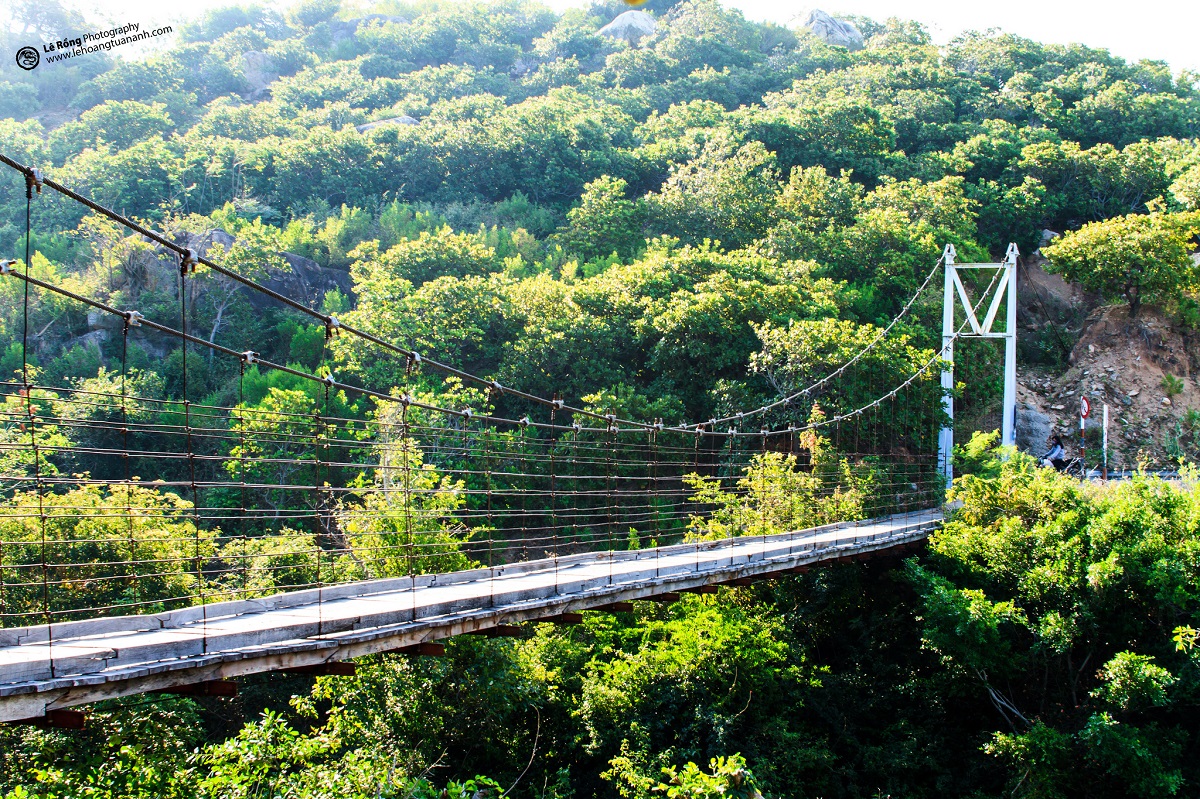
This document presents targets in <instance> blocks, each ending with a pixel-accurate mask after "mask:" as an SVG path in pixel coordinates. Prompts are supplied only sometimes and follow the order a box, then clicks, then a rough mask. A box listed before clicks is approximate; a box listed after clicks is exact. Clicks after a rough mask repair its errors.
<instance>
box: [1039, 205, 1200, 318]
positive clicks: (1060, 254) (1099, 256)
mask: <svg viewBox="0 0 1200 799" xmlns="http://www.w3.org/2000/svg"><path fill="white" fill-rule="evenodd" d="M1197 233H1200V215H1198V214H1196V213H1195V212H1191V213H1179V214H1168V213H1150V214H1131V215H1129V216H1123V217H1114V218H1112V219H1107V220H1105V221H1103V222H1091V223H1089V224H1087V225H1084V226H1083V227H1082V228H1080V229H1079V230H1077V231H1072V232H1070V233H1068V234H1067V235H1065V236H1063V237H1062V239H1061V240H1060V241H1058V242H1056V243H1054V244H1052V245H1050V246H1049V247H1046V248H1045V249H1044V251H1043V252H1044V253H1045V255H1046V257H1047V258H1049V259H1050V268H1051V271H1054V272H1057V273H1058V274H1061V275H1062V276H1063V277H1064V278H1066V279H1067V280H1070V281H1073V282H1076V283H1079V284H1080V285H1082V286H1084V287H1085V288H1087V289H1088V290H1090V291H1095V292H1099V293H1100V295H1101V296H1103V297H1104V298H1105V299H1108V300H1115V299H1118V298H1122V299H1124V300H1125V302H1127V303H1128V304H1129V316H1130V317H1131V318H1132V317H1136V316H1137V315H1138V311H1139V310H1140V309H1141V306H1142V303H1143V302H1149V303H1162V304H1165V305H1172V304H1174V303H1177V302H1178V301H1179V300H1180V299H1181V298H1182V297H1183V296H1184V295H1185V294H1187V293H1191V292H1193V291H1195V290H1196V289H1197V288H1200V268H1198V267H1197V266H1196V264H1195V262H1194V261H1193V260H1192V258H1191V242H1192V239H1193V238H1194V237H1195V236H1196V235H1197Z"/></svg>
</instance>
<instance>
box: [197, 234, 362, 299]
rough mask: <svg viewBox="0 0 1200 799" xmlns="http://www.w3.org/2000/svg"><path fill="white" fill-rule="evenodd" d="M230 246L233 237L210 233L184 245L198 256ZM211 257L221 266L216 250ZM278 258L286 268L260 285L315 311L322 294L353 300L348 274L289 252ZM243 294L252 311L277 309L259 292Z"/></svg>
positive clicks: (248, 290)
mask: <svg viewBox="0 0 1200 799" xmlns="http://www.w3.org/2000/svg"><path fill="white" fill-rule="evenodd" d="M233 242H234V238H233V236H230V235H229V234H228V233H226V232H225V231H223V230H209V231H205V232H204V233H197V234H191V235H189V236H188V238H187V244H185V245H184V246H186V247H189V248H191V249H192V250H193V251H194V252H197V253H207V252H208V251H209V249H210V248H211V247H212V246H213V245H219V248H228V247H229V246H230V245H232V244H233ZM214 255H215V256H216V257H215V258H214V259H213V260H214V261H215V262H216V263H220V252H219V250H218V251H217V252H215V253H214ZM280 255H282V256H283V259H284V260H285V261H286V262H287V264H288V268H287V269H272V270H271V271H270V272H269V273H268V274H267V277H266V278H265V279H263V280H261V281H260V282H261V283H262V284H263V285H264V286H266V287H267V288H269V289H271V290H272V291H274V292H277V293H279V294H282V295H284V296H285V297H290V298H291V299H293V300H296V301H297V302H300V303H303V304H304V305H307V306H308V307H309V308H314V309H316V308H320V307H321V301H322V300H323V299H325V294H326V293H327V292H330V291H332V290H333V289H337V290H338V291H340V292H342V293H343V294H345V295H346V296H347V297H349V296H352V294H353V288H354V281H353V280H352V279H351V278H350V273H349V272H344V271H342V270H340V269H330V268H329V267H326V266H321V265H320V264H319V263H317V262H316V261H314V260H312V259H310V258H305V257H304V256H303V255H297V254H296V253H292V252H283V253H280ZM243 294H244V296H245V298H246V300H247V301H249V303H250V304H251V305H253V306H254V307H255V308H277V307H279V303H278V302H276V301H275V300H273V299H271V298H270V297H268V296H266V295H265V294H263V293H262V292H259V291H253V290H251V289H244V290H243Z"/></svg>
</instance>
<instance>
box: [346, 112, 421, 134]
mask: <svg viewBox="0 0 1200 799" xmlns="http://www.w3.org/2000/svg"><path fill="white" fill-rule="evenodd" d="M419 124H421V123H420V122H418V121H417V120H415V119H413V118H412V117H410V116H409V115H408V114H405V115H404V116H398V117H391V118H389V119H380V120H377V121H375V122H368V123H367V124H365V125H355V126H354V129H355V130H357V131H358V132H359V133H366V132H367V131H368V130H375V128H381V127H383V126H384V125H419Z"/></svg>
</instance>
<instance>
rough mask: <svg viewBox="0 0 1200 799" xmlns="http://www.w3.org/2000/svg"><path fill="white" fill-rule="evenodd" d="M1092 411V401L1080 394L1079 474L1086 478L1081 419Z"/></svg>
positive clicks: (1085, 446)
mask: <svg viewBox="0 0 1200 799" xmlns="http://www.w3.org/2000/svg"><path fill="white" fill-rule="evenodd" d="M1091 412H1092V403H1090V402H1088V398H1087V397H1085V396H1083V395H1082V394H1081V395H1080V396H1079V476H1080V477H1082V478H1084V479H1087V441H1086V439H1084V437H1083V420H1084V419H1087V418H1088V414H1089V413H1091Z"/></svg>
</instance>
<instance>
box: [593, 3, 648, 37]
mask: <svg viewBox="0 0 1200 799" xmlns="http://www.w3.org/2000/svg"><path fill="white" fill-rule="evenodd" d="M657 29H658V23H656V22H655V21H654V17H652V16H650V15H649V14H647V13H646V12H645V11H626V12H625V13H624V14H621V15H620V16H618V17H617V18H616V19H614V20H613V21H612V22H610V23H608V24H607V25H605V26H604V27H603V28H601V29H600V30H598V31H596V33H598V34H599V35H600V36H607V37H608V38H610V39H621V40H623V41H626V42H629V43H630V44H637V43H638V42H640V41H641V40H642V39H644V38H645V37H647V36H651V35H653V34H654V31H655V30H657Z"/></svg>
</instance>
